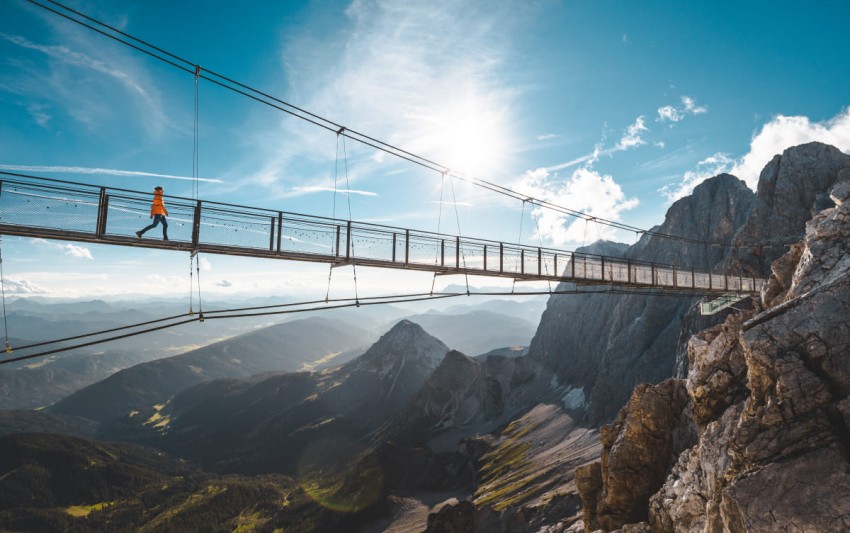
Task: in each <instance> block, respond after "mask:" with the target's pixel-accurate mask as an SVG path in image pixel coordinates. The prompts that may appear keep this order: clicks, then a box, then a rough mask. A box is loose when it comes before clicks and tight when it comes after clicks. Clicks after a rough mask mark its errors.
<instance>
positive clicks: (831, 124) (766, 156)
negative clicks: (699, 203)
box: [731, 107, 850, 190]
mask: <svg viewBox="0 0 850 533" xmlns="http://www.w3.org/2000/svg"><path fill="white" fill-rule="evenodd" d="M812 141H820V142H822V143H826V144H831V145H833V146H835V147H836V148H838V149H839V150H841V151H843V152H850V107H848V108H846V109H844V110H843V111H842V112H841V113H839V114H838V115H836V116H835V117H833V118H831V119H829V120H826V121H824V122H812V121H811V120H810V119H809V117H805V116H791V117H788V116H784V115H777V116H776V117H774V119H773V120H771V121H770V122H768V123H767V124H765V125H764V127H762V129H761V131H759V132H758V133H757V134H756V135H755V136H753V140H752V141H751V142H750V151H749V152H748V153H747V154H746V155H745V156H744V157H742V158H741V159H739V160H738V161H736V163H735V166H734V167H733V168H732V170H731V173H732V174H734V175H736V176H738V177H739V178H741V179H742V180H744V181H745V182H747V185H748V186H749V187H750V188H751V189H753V190H755V188H756V186H757V185H758V177H759V174H760V173H761V171H762V169H763V168H764V167H765V165H767V164H768V163H769V162H770V160H771V159H773V156H775V155H776V154H781V153H782V152H783V151H784V150H785V149H787V148H790V147H792V146H797V145H798V144H805V143H808V142H812Z"/></svg>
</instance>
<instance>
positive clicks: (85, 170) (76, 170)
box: [0, 164, 224, 183]
mask: <svg viewBox="0 0 850 533" xmlns="http://www.w3.org/2000/svg"><path fill="white" fill-rule="evenodd" d="M0 170H8V171H10V172H46V173H49V174H55V173H61V174H89V175H103V176H126V177H133V178H164V179H171V180H186V181H193V180H194V179H195V178H193V177H191V176H176V175H174V174H160V173H157V172H144V171H141V170H118V169H114V168H96V167H95V168H90V167H65V166H44V165H4V164H0ZM198 181H203V182H207V183H224V182H223V181H222V180H220V179H215V178H198Z"/></svg>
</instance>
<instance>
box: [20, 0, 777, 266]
mask: <svg viewBox="0 0 850 533" xmlns="http://www.w3.org/2000/svg"><path fill="white" fill-rule="evenodd" d="M27 1H28V2H29V3H31V4H33V5H35V6H38V7H40V8H42V9H44V10H46V11H49V12H51V13H53V14H55V15H58V16H60V17H62V18H65V19H67V20H69V21H71V22H74V23H75V24H79V25H80V26H83V27H85V28H88V29H90V30H92V31H94V32H97V33H99V34H101V35H103V36H105V37H107V38H109V39H112V40H114V41H116V42H119V43H122V44H124V45H126V46H129V47H130V48H133V49H134V50H136V51H139V52H142V53H144V54H146V55H148V56H150V57H153V58H155V59H158V60H159V61H162V62H164V63H166V64H168V65H171V66H173V67H175V68H177V69H179V70H182V71H184V72H187V73H190V74H194V73H195V72H197V65H196V64H194V63H192V62H191V61H188V60H187V59H184V58H182V57H180V56H177V55H175V54H173V53H171V52H168V51H167V50H164V49H162V48H159V47H157V46H155V45H153V44H151V43H148V42H146V41H144V40H142V39H139V38H137V37H134V36H133V35H131V34H129V33H126V32H123V31H121V30H119V29H117V28H115V27H113V26H110V25H109V24H106V23H104V22H101V21H99V20H97V19H94V18H92V17H90V16H88V15H85V14H83V13H81V12H79V11H76V10H74V9H72V8H70V7H68V6H65V5H63V4H61V3H59V2H56V1H55V0H43V1H45V2H47V3H50V4H52V5H53V6H56V7H57V8H59V9H61V10H64V11H66V12H62V11H59V10H58V9H54V8H52V7H49V6H47V5H44V4H42V3H40V2H39V1H36V0H27ZM68 13H73V14H74V15H76V16H77V17H80V18H82V19H84V20H80V19H78V18H75V17H74V16H71V15H69V14H68ZM85 20H87V21H89V22H91V23H93V24H95V25H97V26H99V27H95V26H93V25H91V24H88V23H86V22H85ZM101 28H106V29H108V30H109V31H105V30H104V29H101ZM109 32H112V33H109ZM122 37H124V38H126V39H128V40H125V39H124V38H122ZM130 41H132V42H130ZM134 43H135V44H134ZM198 77H199V78H201V79H204V80H206V81H209V82H210V83H213V84H215V85H218V86H220V87H222V88H225V89H227V90H230V91H232V92H235V93H237V94H240V95H242V96H245V97H247V98H250V99H252V100H255V101H257V102H259V103H262V104H264V105H267V106H269V107H272V108H274V109H277V110H279V111H282V112H284V113H287V114H289V115H292V116H294V117H297V118H299V119H301V120H304V121H306V122H308V123H310V124H313V125H315V126H318V127H320V128H323V129H326V130H328V131H340V130H341V129H344V130H345V132H344V133H341V135H343V136H344V137H348V138H350V139H352V140H354V141H357V142H359V143H361V144H363V145H366V146H369V147H371V148H375V149H376V150H380V151H382V152H385V153H387V154H390V155H393V156H395V157H398V158H400V159H403V160H406V161H408V162H411V163H414V164H416V165H419V166H422V167H424V168H428V169H430V170H433V171H435V172H440V173H444V172H449V173H451V175H452V176H453V177H456V178H458V179H460V180H463V181H466V182H468V183H471V184H474V185H476V186H478V187H482V188H484V189H487V190H490V191H492V192H495V193H498V194H502V195H504V196H508V197H510V198H514V199H516V200H529V199H533V200H534V202H535V203H536V204H537V205H538V206H540V207H542V208H546V209H550V210H553V211H556V212H559V213H562V214H565V215H568V216H572V217H576V218H581V219H583V220H585V221H587V220H590V219H593V220H595V221H597V223H600V224H605V225H607V226H610V227H613V228H616V229H620V230H625V231H633V232H637V233H641V234H646V235H651V236H654V237H659V238H665V239H672V240H678V241H682V242H687V243H691V244H697V245H702V246H710V247H716V248H731V249H739V248H764V247H772V246H779V247H784V246H788V245H789V244H793V243H777V244H772V243H771V244H752V245H747V244H734V243H733V244H725V243H717V242H711V241H707V240H702V239H693V238H688V237H682V236H677V235H671V234H667V233H663V232H660V231H655V230H646V229H641V228H638V227H636V226H632V225H629V224H625V223H622V222H618V221H615V220H608V219H604V218H599V217H593V216H591V215H589V214H587V213H584V212H582V211H578V210H575V209H570V208H568V207H564V206H560V205H557V204H554V203H551V202H548V201H546V200H542V199H539V198H532V197H529V196H528V195H523V194H520V193H519V192H517V191H514V190H513V189H510V188H508V187H505V186H503V185H499V184H497V183H494V182H491V181H487V180H484V179H481V178H478V177H475V176H471V175H469V174H465V173H463V172H458V171H451V170H450V168H449V167H447V166H445V165H442V164H440V163H437V162H435V161H433V160H431V159H428V158H426V157H422V156H419V155H417V154H414V153H412V152H409V151H407V150H404V149H402V148H399V147H397V146H395V145H392V144H390V143H387V142H384V141H381V140H379V139H376V138H374V137H370V136H369V135H366V134H364V133H360V132H358V131H355V130H351V129H347V128H343V127H342V126H341V125H340V124H337V123H336V122H334V121H332V120H330V119H327V118H324V117H322V116H320V115H317V114H315V113H312V112H310V111H307V110H305V109H303V108H300V107H298V106H295V105H293V104H291V103H289V102H286V101H284V100H282V99H280V98H276V97H274V96H271V95H270V94H268V93H265V92H263V91H261V90H258V89H255V88H253V87H251V86H249V85H246V84H244V83H240V82H238V81H236V80H233V79H231V78H228V77H227V76H224V75H222V74H218V73H215V72H213V71H211V70H208V69H204V73H200V72H198Z"/></svg>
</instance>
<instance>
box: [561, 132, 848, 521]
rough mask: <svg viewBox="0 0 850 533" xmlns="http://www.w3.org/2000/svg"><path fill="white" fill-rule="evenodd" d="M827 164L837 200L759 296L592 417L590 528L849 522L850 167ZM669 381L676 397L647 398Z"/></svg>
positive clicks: (585, 480)
mask: <svg viewBox="0 0 850 533" xmlns="http://www.w3.org/2000/svg"><path fill="white" fill-rule="evenodd" d="M817 148H818V149H819V147H817ZM829 152H831V151H829V150H827V153H829ZM788 153H789V152H786V153H785V154H783V157H785V156H786V155H787V154H788ZM780 162H781V160H774V163H772V165H774V164H779V163H780ZM765 172H768V170H766V171H765ZM835 175H836V179H834V180H833V183H834V185H833V186H832V187H830V188H829V190H828V194H829V199H830V203H834V204H836V207H834V208H828V209H826V210H824V211H821V212H820V213H818V214H817V215H816V216H815V217H814V218H813V219H812V220H811V221H810V222H809V223H808V224H806V226H805V237H804V239H803V240H802V241H801V242H800V243H799V244H798V245H796V246H793V247H791V249H790V250H789V251H788V252H787V253H786V254H785V255H784V256H782V257H781V258H780V259H779V260H777V261H775V262H774V263H773V265H772V274H771V278H770V281H769V284H768V286H767V287H766V288H765V289H764V290H763V293H762V296H761V301H760V302H759V304H760V305H759V306H758V308H757V309H755V310H752V311H747V312H743V313H741V314H738V315H735V316H730V317H729V318H728V319H727V320H726V322H725V323H724V324H722V325H719V326H716V327H714V328H711V329H708V330H706V331H704V332H701V333H700V334H698V335H696V336H694V337H693V338H692V339H691V341H690V343H689V347H688V356H689V358H690V366H689V372H688V376H687V379H685V380H669V381H667V382H664V383H661V384H659V385H656V386H645V387H643V388H642V389H638V390H637V391H636V392H635V394H634V395H633V396H632V400H631V401H630V403H629V404H628V405H627V407H626V408H624V410H623V411H622V412H621V413H620V416H619V417H618V419H617V421H616V422H615V423H614V424H612V425H610V426H607V427H606V428H604V429H603V431H602V435H603V446H604V451H603V460H602V461H601V462H599V463H596V464H594V465H589V466H586V467H583V468H581V469H579V471H578V472H577V474H576V477H577V480H578V482H579V490H580V492H581V495H582V500H583V508H584V509H583V510H584V513H585V518H586V523H585V527H586V530H587V531H591V530H593V529H595V528H601V529H604V530H606V531H612V530H617V529H618V528H622V531H627V530H628V531H650V530H651V531H652V532H668V531H676V532H679V531H681V532H685V531H732V532H739V531H740V532H743V531H765V532H767V531H779V530H793V531H818V532H824V531H847V530H848V529H850V493H848V492H847V490H846V487H848V486H850V321H848V318H847V317H848V316H850V172H848V171H842V172H836V173H835ZM763 176H764V174H763ZM761 189H762V187H760V190H761ZM786 192H787V191H786ZM810 196H811V198H817V197H818V196H817V195H810ZM807 198H808V197H807ZM823 201H824V202H825V200H823ZM801 216H802V215H801ZM779 233H780V234H782V233H783V232H779ZM786 234H787V233H786ZM671 390H675V391H677V396H676V398H681V399H683V401H679V400H678V399H677V400H676V401H673V402H665V401H661V402H654V401H651V402H647V401H646V399H645V398H646V397H650V398H655V397H664V396H665V395H669V393H670V391H671ZM685 392H686V394H684V393H685ZM689 431H692V432H693V434H694V435H697V436H698V438H697V440H696V442H695V444H693V445H689V443H688V442H687V439H685V440H682V439H681V438H680V437H681V436H682V435H686V434H687V433H688V432H689ZM658 443H661V444H662V445H661V446H659V445H658ZM659 473H663V475H661V476H658V474H659ZM636 522H637V524H635V523H636ZM630 524H631V525H630Z"/></svg>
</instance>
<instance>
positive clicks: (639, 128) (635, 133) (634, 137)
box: [617, 115, 649, 150]
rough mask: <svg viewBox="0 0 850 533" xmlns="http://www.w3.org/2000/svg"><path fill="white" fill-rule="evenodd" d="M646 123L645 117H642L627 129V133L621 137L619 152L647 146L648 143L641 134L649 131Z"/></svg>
mask: <svg viewBox="0 0 850 533" xmlns="http://www.w3.org/2000/svg"><path fill="white" fill-rule="evenodd" d="M644 122H645V120H644V117H643V115H641V116H639V117H638V118H637V119H635V122H634V124H632V125H630V126H629V127H628V128H626V131H625V133H624V134H623V136H622V137H620V142H618V143H617V150H628V149H629V148H636V147H638V146H641V145H643V144H646V141H645V140H643V137H641V134H643V132H646V131H649V128H647V127H646V124H645V123H644Z"/></svg>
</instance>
